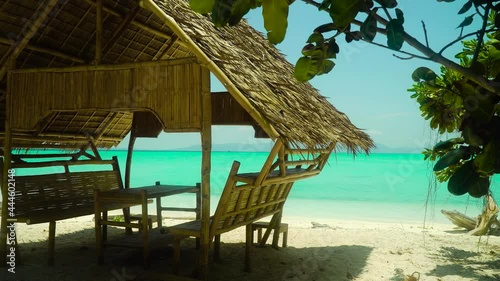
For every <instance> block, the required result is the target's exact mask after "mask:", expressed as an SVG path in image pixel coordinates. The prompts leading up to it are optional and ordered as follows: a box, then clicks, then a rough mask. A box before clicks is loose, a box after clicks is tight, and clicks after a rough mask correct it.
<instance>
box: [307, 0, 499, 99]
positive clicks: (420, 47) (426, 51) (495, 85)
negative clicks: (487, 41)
mask: <svg viewBox="0 0 500 281" xmlns="http://www.w3.org/2000/svg"><path fill="white" fill-rule="evenodd" d="M302 1H303V2H305V3H306V4H311V5H313V6H316V7H320V4H319V3H317V2H315V1H314V0H302ZM374 17H375V19H376V20H377V22H379V23H380V24H382V25H384V26H387V24H388V21H387V20H386V19H384V18H382V17H380V16H379V15H378V14H374ZM352 23H353V24H355V25H358V26H360V25H361V22H360V21H357V20H354V21H352ZM379 31H382V30H381V29H377V32H379ZM483 32H484V31H483ZM380 33H382V34H384V33H383V32H380ZM469 36H470V35H469ZM403 38H404V41H405V42H406V43H408V45H410V46H412V47H413V48H415V49H416V50H417V51H419V52H420V53H422V54H423V55H424V56H425V59H428V60H431V61H434V62H436V63H439V64H441V65H443V66H445V67H447V68H449V69H452V70H454V71H456V72H458V73H460V74H462V75H464V76H466V77H467V78H469V79H470V80H472V81H474V82H475V83H477V84H478V85H480V86H481V87H483V88H484V89H486V90H488V91H489V92H492V93H495V94H496V93H497V92H498V91H500V82H493V81H489V80H488V79H485V78H484V77H483V76H481V75H479V74H477V73H475V72H474V71H472V70H471V69H468V68H465V67H463V66H461V65H460V64H457V63H455V62H453V61H451V60H449V59H447V58H445V57H444V56H442V55H441V53H442V51H444V49H446V48H448V47H449V46H448V45H447V46H446V47H445V48H443V49H442V50H441V51H440V53H436V52H434V51H433V50H432V49H431V48H429V47H427V46H425V45H424V44H422V43H421V42H420V41H418V40H417V39H415V38H414V37H412V36H411V35H409V34H408V33H406V32H404V34H403ZM365 42H366V41H365ZM370 43H371V44H374V45H377V46H380V47H384V48H387V47H386V46H384V45H381V44H378V43H374V42H370ZM453 44H454V43H453ZM451 45H452V44H451ZM451 45H450V46H451ZM400 52H401V51H400ZM408 54H409V53H408ZM410 55H413V54H410ZM418 57H419V58H420V57H421V56H418ZM422 58H423V57H422Z"/></svg>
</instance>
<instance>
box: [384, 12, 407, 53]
mask: <svg viewBox="0 0 500 281" xmlns="http://www.w3.org/2000/svg"><path fill="white" fill-rule="evenodd" d="M404 32H405V30H404V27H403V24H402V23H401V22H400V21H399V20H397V19H392V20H391V21H389V23H388V24H387V46H388V47H389V48H391V49H393V50H400V49H401V47H402V46H403V43H404Z"/></svg>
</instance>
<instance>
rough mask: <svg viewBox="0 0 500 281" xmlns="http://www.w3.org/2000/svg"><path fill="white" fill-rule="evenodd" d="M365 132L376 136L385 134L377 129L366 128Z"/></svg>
mask: <svg viewBox="0 0 500 281" xmlns="http://www.w3.org/2000/svg"><path fill="white" fill-rule="evenodd" d="M365 133H367V134H369V135H370V136H376V135H383V134H384V133H383V132H381V131H377V130H372V129H370V130H365Z"/></svg>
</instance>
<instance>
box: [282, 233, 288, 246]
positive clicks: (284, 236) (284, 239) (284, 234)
mask: <svg viewBox="0 0 500 281" xmlns="http://www.w3.org/2000/svg"><path fill="white" fill-rule="evenodd" d="M287 240H288V229H287V230H286V231H284V232H283V248H286V246H288V245H287Z"/></svg>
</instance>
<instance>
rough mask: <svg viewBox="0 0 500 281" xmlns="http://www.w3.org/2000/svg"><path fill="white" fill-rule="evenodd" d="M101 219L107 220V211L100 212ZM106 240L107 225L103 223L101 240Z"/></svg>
mask: <svg viewBox="0 0 500 281" xmlns="http://www.w3.org/2000/svg"><path fill="white" fill-rule="evenodd" d="M102 220H103V221H107V220H108V211H104V212H102ZM107 240H108V226H107V225H103V226H102V241H107Z"/></svg>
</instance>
